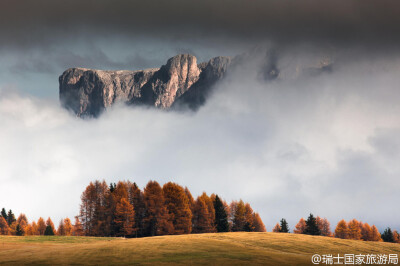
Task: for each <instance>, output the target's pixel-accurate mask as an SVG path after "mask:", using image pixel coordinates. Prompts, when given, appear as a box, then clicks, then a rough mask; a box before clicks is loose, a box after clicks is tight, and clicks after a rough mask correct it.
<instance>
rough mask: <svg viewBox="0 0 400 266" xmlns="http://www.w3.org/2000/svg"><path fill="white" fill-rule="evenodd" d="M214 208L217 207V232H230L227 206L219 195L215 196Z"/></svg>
mask: <svg viewBox="0 0 400 266" xmlns="http://www.w3.org/2000/svg"><path fill="white" fill-rule="evenodd" d="M214 209H215V226H216V228H217V232H228V231H229V223H228V215H227V213H226V210H225V206H224V204H223V203H222V201H221V199H220V198H219V197H218V195H216V196H215V200H214Z"/></svg>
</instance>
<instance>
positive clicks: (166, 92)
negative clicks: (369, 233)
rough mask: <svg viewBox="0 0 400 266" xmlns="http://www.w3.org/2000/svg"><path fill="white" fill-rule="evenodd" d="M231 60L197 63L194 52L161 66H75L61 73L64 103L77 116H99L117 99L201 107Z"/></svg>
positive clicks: (131, 101) (141, 102)
mask: <svg viewBox="0 0 400 266" xmlns="http://www.w3.org/2000/svg"><path fill="white" fill-rule="evenodd" d="M230 62H231V60H230V58H228V57H216V58H213V59H211V60H210V61H209V62H206V63H201V64H197V59H196V57H194V56H192V55H187V54H185V55H177V56H175V57H172V58H170V59H169V60H168V62H167V63H166V64H165V65H163V66H162V67H161V68H159V69H147V70H139V71H125V70H124V71H103V70H92V69H85V68H71V69H68V70H66V71H65V72H64V73H63V74H62V75H61V76H60V77H59V82H60V101H61V104H62V105H63V106H64V107H65V108H67V109H70V110H72V111H73V112H75V113H76V115H77V116H94V117H96V116H98V115H99V114H100V113H101V112H102V111H103V110H104V109H105V108H107V107H110V106H111V105H112V104H114V103H115V102H124V103H127V104H144V105H150V106H154V107H157V108H162V109H169V108H171V107H172V106H173V105H174V106H178V105H188V106H189V107H190V108H192V109H197V108H198V107H199V106H200V105H201V104H203V103H204V100H205V97H206V96H207V94H208V93H209V91H210V88H211V87H212V85H213V84H214V83H215V82H217V81H218V80H219V79H220V78H222V77H223V76H224V74H225V72H226V70H227V67H228V66H229V64H230Z"/></svg>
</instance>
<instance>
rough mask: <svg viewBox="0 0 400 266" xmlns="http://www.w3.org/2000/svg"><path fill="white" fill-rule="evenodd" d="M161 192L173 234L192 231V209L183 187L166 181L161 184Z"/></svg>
mask: <svg viewBox="0 0 400 266" xmlns="http://www.w3.org/2000/svg"><path fill="white" fill-rule="evenodd" d="M163 194H164V199H165V205H166V207H167V210H168V216H169V221H170V222H171V223H172V224H173V226H174V234H189V233H190V232H191V231H192V211H191V210H190V206H189V199H188V198H187V196H186V193H185V190H184V188H183V187H181V186H180V185H178V184H176V183H172V182H168V183H166V184H164V186H163Z"/></svg>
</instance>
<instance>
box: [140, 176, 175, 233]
mask: <svg viewBox="0 0 400 266" xmlns="http://www.w3.org/2000/svg"><path fill="white" fill-rule="evenodd" d="M144 202H145V206H146V216H145V218H144V223H145V228H146V233H147V234H146V235H149V236H158V235H169V234H172V233H173V228H174V227H173V224H172V223H171V221H170V219H169V216H168V210H167V207H166V206H165V199H164V194H163V190H162V188H161V186H160V184H158V183H157V182H156V181H150V182H148V183H147V185H146V187H145V189H144Z"/></svg>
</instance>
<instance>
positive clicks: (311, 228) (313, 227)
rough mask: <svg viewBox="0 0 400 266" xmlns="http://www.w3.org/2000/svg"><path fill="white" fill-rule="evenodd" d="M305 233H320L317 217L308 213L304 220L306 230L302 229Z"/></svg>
mask: <svg viewBox="0 0 400 266" xmlns="http://www.w3.org/2000/svg"><path fill="white" fill-rule="evenodd" d="M304 233H305V234H307V235H321V230H319V228H318V225H317V219H316V218H315V217H314V215H312V213H310V216H308V218H307V221H306V230H305V231H304Z"/></svg>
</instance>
